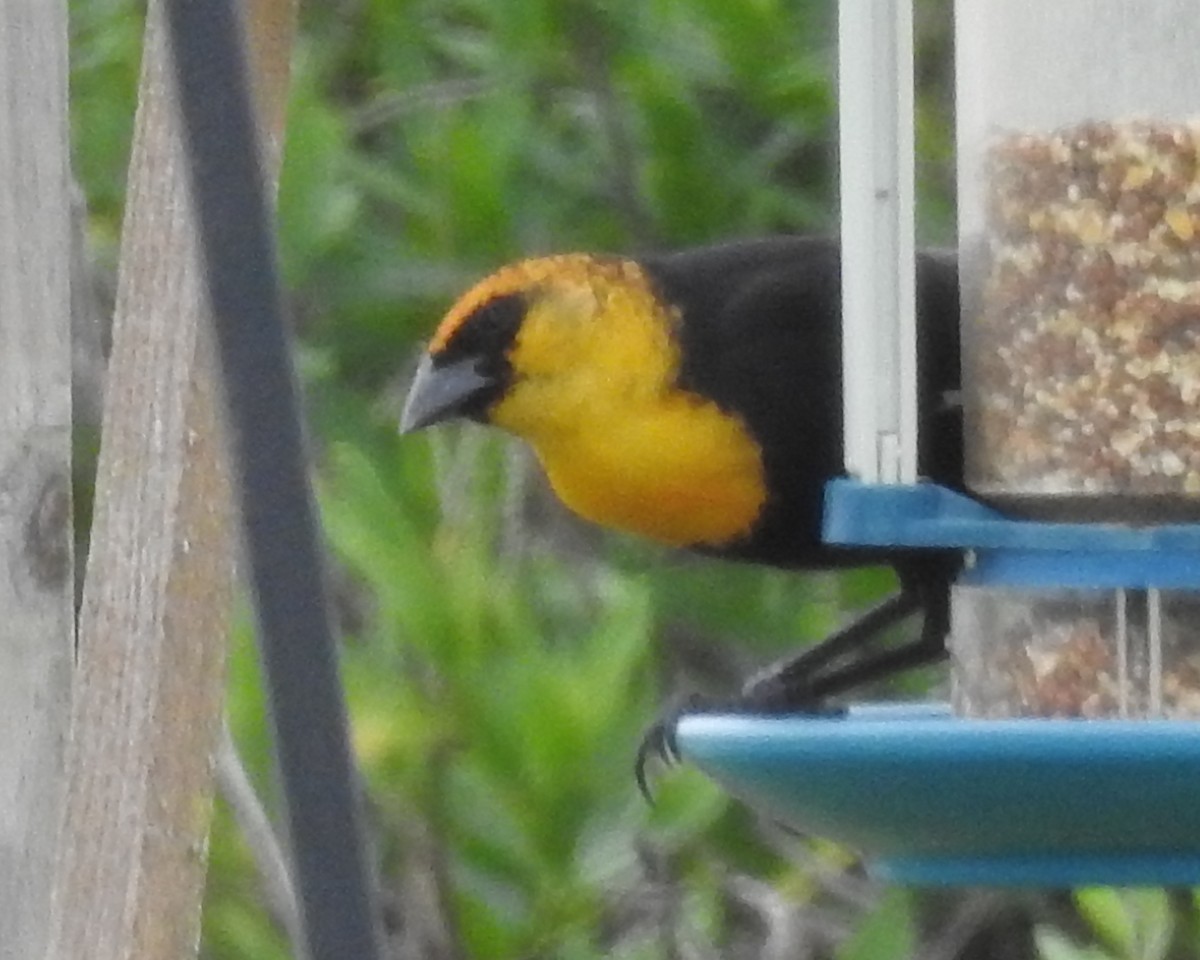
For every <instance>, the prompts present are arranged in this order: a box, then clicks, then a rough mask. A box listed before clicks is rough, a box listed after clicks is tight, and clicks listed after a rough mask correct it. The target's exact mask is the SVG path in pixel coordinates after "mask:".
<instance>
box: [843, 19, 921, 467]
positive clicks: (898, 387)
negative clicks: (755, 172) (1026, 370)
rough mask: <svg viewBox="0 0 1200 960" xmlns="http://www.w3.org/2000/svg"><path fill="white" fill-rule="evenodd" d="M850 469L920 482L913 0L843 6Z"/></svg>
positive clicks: (846, 376) (845, 381)
mask: <svg viewBox="0 0 1200 960" xmlns="http://www.w3.org/2000/svg"><path fill="white" fill-rule="evenodd" d="M838 73H839V77H838V89H839V96H840V109H839V117H840V121H839V122H840V128H841V129H840V138H839V140H840V148H841V222H842V296H843V305H842V335H843V343H844V344H845V346H844V349H843V360H842V376H843V384H844V386H843V398H844V400H843V402H844V405H845V462H846V469H847V471H848V472H849V473H850V474H851V475H853V476H856V477H858V478H859V479H861V480H863V481H865V482H868V483H897V482H899V483H912V482H913V481H915V480H916V476H917V377H916V374H917V357H916V318H915V299H916V297H915V275H914V271H915V261H914V239H913V230H914V217H913V42H912V0H840V2H839V3H838Z"/></svg>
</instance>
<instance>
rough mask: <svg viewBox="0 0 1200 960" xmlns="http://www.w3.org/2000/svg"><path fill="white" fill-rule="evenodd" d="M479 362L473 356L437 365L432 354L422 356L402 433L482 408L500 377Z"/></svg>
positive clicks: (411, 391)
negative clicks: (481, 369)
mask: <svg viewBox="0 0 1200 960" xmlns="http://www.w3.org/2000/svg"><path fill="white" fill-rule="evenodd" d="M477 365H478V361H477V360H476V359H475V358H473V357H468V358H466V359H464V360H457V361H455V362H454V363H450V364H447V365H446V366H434V363H433V359H432V358H431V357H430V356H429V355H428V354H426V355H425V356H424V357H422V358H421V365H420V366H419V367H417V375H416V377H415V378H414V379H413V383H412V387H410V388H409V391H408V399H407V400H405V401H404V412H403V413H402V414H401V415H400V432H401V433H410V432H411V431H413V430H420V429H421V428H422V427H428V426H430V425H431V424H434V423H440V422H442V421H443V420H450V419H452V418H454V417H458V416H463V415H465V414H467V413H468V412H474V411H476V410H478V409H480V408H481V404H480V400H481V398H482V395H483V394H484V393H486V392H490V391H491V390H492V388H494V387H495V386H496V380H495V379H494V378H493V377H489V376H487V375H485V374H481V373H480V372H479V371H478V370H477V369H476V367H477Z"/></svg>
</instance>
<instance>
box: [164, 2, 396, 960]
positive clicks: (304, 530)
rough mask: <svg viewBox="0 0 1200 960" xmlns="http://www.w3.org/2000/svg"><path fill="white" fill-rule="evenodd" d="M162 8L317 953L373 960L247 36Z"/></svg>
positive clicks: (213, 6)
mask: <svg viewBox="0 0 1200 960" xmlns="http://www.w3.org/2000/svg"><path fill="white" fill-rule="evenodd" d="M166 7H167V13H168V22H169V26H170V37H171V46H172V49H173V57H174V62H175V72H176V77H177V81H178V84H179V100H180V105H181V110H182V114H183V120H184V129H185V135H186V145H187V153H188V158H189V162H190V169H191V180H192V196H193V199H194V205H195V209H196V215H197V221H198V225H199V230H200V236H201V240H202V246H203V251H204V260H205V263H206V267H207V271H206V281H207V286H208V293H209V298H210V301H211V306H212V313H213V318H214V322H215V325H216V339H217V346H218V350H219V354H220V359H221V367H222V369H223V371H224V381H225V388H226V396H227V408H228V417H229V420H228V422H229V424H230V426H231V428H232V430H231V433H232V452H233V459H234V465H235V474H236V476H237V477H238V479H239V480H240V482H239V484H238V490H239V494H240V500H241V510H242V518H243V523H244V526H245V543H246V552H247V556H248V559H249V564H250V574H251V580H252V583H253V586H254V590H255V595H256V600H257V605H256V608H257V616H258V634H259V644H260V649H261V653H262V659H263V664H264V667H265V672H266V680H267V685H268V688H269V693H270V703H271V714H272V719H273V722H274V727H275V738H276V753H277V756H278V762H279V769H280V774H281V778H282V782H283V787H284V791H285V794H286V803H287V819H288V834H289V839H290V841H291V852H292V861H293V865H294V869H295V873H296V878H295V879H296V889H297V893H298V896H299V900H300V903H299V907H300V913H301V926H302V929H303V931H304V936H305V939H306V941H307V943H306V946H307V955H308V957H310V958H311V960H345V958H348V957H352V958H354V960H375V958H377V957H378V956H379V946H378V944H379V940H378V936H377V929H376V924H375V911H374V909H373V903H372V897H371V893H372V885H371V883H370V882H369V878H370V875H371V874H370V871H369V870H368V868H367V865H366V858H365V855H364V845H363V842H362V836H361V832H360V829H359V815H358V813H359V799H358V796H357V791H356V783H355V779H354V768H353V764H352V762H351V758H350V752H349V748H348V742H347V735H346V717H345V706H344V704H343V701H342V695H341V686H340V683H339V678H338V670H337V656H336V651H335V648H334V643H333V637H332V632H331V630H330V628H329V617H328V608H327V604H326V603H325V584H324V578H323V575H322V570H321V562H320V554H319V551H318V548H317V535H316V529H317V525H316V521H315V516H314V509H313V500H312V492H311V490H310V488H309V484H308V475H307V461H306V458H305V444H304V436H303V431H302V429H301V425H300V414H299V402H298V391H297V388H296V383H295V378H294V373H293V370H292V366H291V358H290V353H289V349H288V335H287V331H286V330H285V325H284V317H283V309H282V306H281V299H280V295H279V281H278V275H277V269H276V261H275V247H274V242H273V236H272V232H271V228H270V214H269V208H268V204H267V202H266V194H265V191H264V187H263V182H262V176H261V171H260V169H259V162H258V158H259V152H258V140H257V134H256V129H255V125H254V115H253V108H252V106H251V101H250V96H249V84H248V79H247V68H246V62H245V57H244V52H243V40H242V36H241V24H240V21H239V19H238V12H237V10H236V8H235V5H234V3H233V2H232V0H167V3H166ZM296 946H297V948H298V949H304V946H305V945H301V944H297V945H296Z"/></svg>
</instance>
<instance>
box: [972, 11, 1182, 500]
mask: <svg viewBox="0 0 1200 960" xmlns="http://www.w3.org/2000/svg"><path fill="white" fill-rule="evenodd" d="M956 34H957V48H958V66H957V78H958V79H957V83H958V134H959V144H958V148H959V237H960V245H961V250H962V256H963V269H962V277H963V324H964V329H963V344H964V347H963V353H964V355H963V360H964V366H963V378H964V379H963V383H964V404H965V408H966V417H967V431H966V438H967V450H966V456H967V465H966V466H967V482H968V485H969V486H970V487H971V489H972V490H973V491H975V492H976V493H977V494H978V495H980V496H982V497H983V498H985V499H988V500H991V501H993V502H997V503H998V504H1000V505H1001V506H1002V507H1005V508H1007V509H1009V510H1012V511H1014V512H1016V513H1018V514H1023V515H1027V516H1038V517H1045V518H1052V519H1079V520H1089V519H1106V520H1118V521H1130V522H1142V523H1144V522H1150V523H1153V522H1165V521H1170V520H1182V519H1186V520H1200V53H1198V52H1197V51H1200V8H1198V7H1197V5H1196V3H1195V0H1154V2H1146V0H1003V2H997V0H957V4H956Z"/></svg>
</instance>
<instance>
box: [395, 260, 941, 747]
mask: <svg viewBox="0 0 1200 960" xmlns="http://www.w3.org/2000/svg"><path fill="white" fill-rule="evenodd" d="M840 284H841V277H840V253H839V248H838V245H837V244H836V243H835V242H833V241H831V240H828V239H822V238H804V237H775V238H768V239H762V240H750V241H741V242H734V243H729V244H724V245H720V246H713V247H707V248H702V249H697V250H687V251H683V252H678V253H669V254H661V255H650V256H638V257H636V258H624V257H616V256H593V255H589V254H568V255H563V256H550V257H542V258H538V259H532V260H526V261H523V262H520V263H516V264H513V265H511V266H507V267H505V268H503V269H501V270H500V271H498V272H497V273H495V274H493V275H492V276H490V277H488V278H487V279H485V280H483V281H482V282H480V283H479V284H478V285H477V286H475V287H474V288H473V289H471V290H470V291H468V292H467V293H466V295H465V296H463V297H462V298H461V299H460V300H459V301H458V303H457V304H455V305H454V307H453V308H452V309H451V310H450V312H449V313H448V314H447V315H446V317H445V319H444V320H443V321H442V323H441V325H440V327H439V328H438V329H437V332H436V333H435V334H434V337H433V340H432V342H431V343H430V344H429V348H428V352H427V354H426V355H425V356H424V357H423V359H422V361H421V365H420V368H419V370H418V372H417V375H416V379H415V382H414V383H413V386H412V389H411V392H410V394H409V397H408V402H407V404H406V407H405V410H404V414H403V419H402V429H403V430H405V431H409V430H415V429H418V428H421V427H424V426H428V425H430V424H433V423H437V422H440V421H444V420H448V419H451V418H455V417H465V418H469V419H472V420H477V421H480V422H483V423H489V424H492V425H495V426H497V427H500V428H501V429H503V430H506V431H508V432H510V433H512V434H515V435H516V436H518V437H520V438H522V439H523V440H525V441H526V442H527V443H528V444H529V445H530V446H531V447H532V448H533V451H534V453H535V454H536V455H537V457H538V459H539V461H540V462H541V465H542V467H543V468H544V469H545V472H546V475H547V477H548V479H549V482H550V485H551V487H552V488H553V489H554V491H555V493H556V494H557V495H558V496H559V498H560V499H561V500H562V501H563V503H565V504H566V505H567V506H568V507H569V508H571V509H572V510H573V511H575V512H576V513H577V514H579V515H580V516H582V517H585V518H587V519H589V520H592V521H594V522H596V523H598V524H601V525H603V526H607V527H613V528H617V529H621V530H627V531H632V532H634V533H637V534H641V535H643V536H646V537H649V538H650V539H652V540H656V541H659V542H661V543H665V544H669V545H672V546H675V547H683V548H688V549H692V550H697V551H701V552H703V553H707V554H715V555H717V556H722V557H731V558H736V559H739V560H748V561H755V562H760V563H765V564H770V565H773V566H780V567H795V568H832V567H847V566H867V565H874V564H890V565H892V566H893V567H894V568H895V569H896V571H897V574H898V576H899V580H900V585H901V588H900V591H899V592H898V593H897V594H896V596H894V597H893V598H891V599H889V600H886V601H884V602H883V603H882V604H880V605H879V606H878V607H876V608H874V609H872V610H870V611H868V612H867V613H866V614H865V615H864V616H862V617H860V618H859V619H858V620H856V621H855V622H854V623H852V624H851V625H849V626H848V627H846V628H844V629H842V630H840V631H838V633H837V634H835V635H834V636H833V637H830V638H828V639H827V641H826V642H825V643H823V644H820V645H818V646H817V647H815V648H813V649H811V650H809V651H806V652H805V653H804V654H802V655H801V656H799V657H797V658H795V659H794V660H792V661H789V662H787V663H786V664H782V665H780V666H779V667H777V668H774V669H772V670H770V671H768V672H767V673H764V674H763V675H761V676H759V677H757V678H755V679H754V680H752V681H751V682H750V683H749V684H748V685H747V687H746V689H745V690H744V694H743V698H742V699H741V701H740V703H741V704H742V705H744V706H746V707H750V708H759V709H767V710H774V711H779V710H784V709H790V708H797V707H800V708H809V707H812V706H813V705H815V704H819V703H820V701H821V700H822V698H824V697H827V696H829V695H830V694H833V693H837V692H840V691H842V690H845V689H847V688H849V687H851V686H854V685H856V684H858V683H860V682H862V681H863V680H866V679H870V678H873V677H877V676H880V675H882V674H885V673H887V672H890V671H892V670H894V669H898V668H900V667H903V666H908V665H912V664H915V663H918V662H922V661H926V660H930V659H933V657H934V656H936V655H937V654H938V653H939V652H940V651H941V650H942V647H943V639H944V637H945V634H946V632H947V629H948V626H949V624H948V620H949V615H948V608H949V599H948V597H949V583H950V581H951V579H952V578H953V576H954V573H955V571H956V570H957V566H958V558H957V555H955V554H947V553H940V552H932V553H931V552H918V551H905V550H902V549H887V548H852V549H850V548H842V547H833V546H829V545H827V544H825V543H823V542H822V540H821V521H822V504H823V494H824V488H825V483H826V481H828V480H829V479H831V478H833V477H836V476H838V475H840V474H842V473H843V457H842V351H843V343H842V329H841V287H840ZM917 298H918V306H917V310H918V332H919V336H918V370H919V378H918V379H919V409H920V411H921V423H920V427H921V430H920V436H921V449H920V451H919V465H920V470H921V473H922V475H924V476H926V477H930V478H932V479H935V480H937V481H939V482H941V483H945V484H948V485H950V486H959V485H960V482H961V471H962V466H961V463H962V456H961V419H960V417H959V415H958V411H957V409H955V407H954V404H953V403H952V402H951V400H950V398H951V397H952V396H954V395H955V394H956V391H957V390H958V387H959V359H958V278H957V268H956V263H955V260H954V258H953V256H945V255H936V254H929V253H925V254H921V255H920V256H919V258H918V278H917ZM870 346H871V345H869V344H849V345H847V349H851V350H854V349H863V350H867V349H870ZM921 608H923V609H924V612H925V621H924V627H923V629H922V631H921V637H920V639H919V640H918V641H917V642H915V643H912V644H909V645H907V646H905V647H900V648H891V649H889V648H883V649H881V650H877V651H874V652H873V653H872V654H868V655H860V656H858V657H857V658H856V659H854V660H853V661H851V662H849V663H847V662H845V659H846V655H847V654H848V653H849V652H850V651H852V650H856V649H858V648H860V647H861V646H862V645H863V644H864V643H865V642H866V641H869V640H871V639H872V638H874V637H875V636H876V635H877V634H878V633H879V632H880V631H881V630H882V629H883V628H884V627H886V626H888V625H890V624H891V623H893V622H895V621H896V620H898V619H900V618H902V617H904V616H906V615H908V614H909V613H912V612H915V611H916V610H918V609H921ZM839 662H840V665H838V664H839ZM835 665H836V669H835ZM656 736H657V738H658V740H657V742H653V743H652V747H653V748H654V749H657V750H659V751H660V752H661V751H662V750H663V749H664V748H665V749H666V751H667V752H668V753H669V752H670V749H671V743H670V730H666V731H661V730H660V731H659V732H658V733H657V734H656ZM664 736H665V740H664ZM642 760H644V757H643V758H642ZM639 766H640V763H639Z"/></svg>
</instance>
